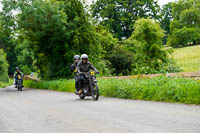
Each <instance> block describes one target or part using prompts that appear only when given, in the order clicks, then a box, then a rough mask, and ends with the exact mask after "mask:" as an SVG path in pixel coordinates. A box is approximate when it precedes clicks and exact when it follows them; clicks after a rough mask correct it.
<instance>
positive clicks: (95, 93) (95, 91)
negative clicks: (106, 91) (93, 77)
mask: <svg viewBox="0 0 200 133" xmlns="http://www.w3.org/2000/svg"><path fill="white" fill-rule="evenodd" d="M92 99H93V100H94V101H97V100H98V99H99V87H98V85H97V83H95V84H94V87H93V88H92Z"/></svg>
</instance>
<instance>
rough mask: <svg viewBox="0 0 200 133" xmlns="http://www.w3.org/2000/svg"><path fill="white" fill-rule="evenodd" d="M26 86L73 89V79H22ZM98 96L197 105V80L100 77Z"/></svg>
mask: <svg viewBox="0 0 200 133" xmlns="http://www.w3.org/2000/svg"><path fill="white" fill-rule="evenodd" d="M24 85H25V86H26V87H31V88H40V89H48V90H57V91H66V92H74V80H56V81H40V82H35V81H31V80H26V81H24ZM98 85H99V88H100V95H102V96H106V97H116V98H123V99H139V100H151V101H164V102H179V103H186V104H200V81H198V80H192V79H184V78H167V77H155V78H137V79H100V80H99V83H98Z"/></svg>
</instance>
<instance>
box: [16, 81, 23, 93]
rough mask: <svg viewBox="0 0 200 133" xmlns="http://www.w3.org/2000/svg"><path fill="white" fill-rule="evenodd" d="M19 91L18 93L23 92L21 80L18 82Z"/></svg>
mask: <svg viewBox="0 0 200 133" xmlns="http://www.w3.org/2000/svg"><path fill="white" fill-rule="evenodd" d="M17 89H18V91H22V81H21V80H19V81H18V85H17Z"/></svg>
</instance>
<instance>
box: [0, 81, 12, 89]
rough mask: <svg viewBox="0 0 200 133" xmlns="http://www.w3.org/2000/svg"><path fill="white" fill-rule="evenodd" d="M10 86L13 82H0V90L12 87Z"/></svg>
mask: <svg viewBox="0 0 200 133" xmlns="http://www.w3.org/2000/svg"><path fill="white" fill-rule="evenodd" d="M12 84H13V80H12V79H9V82H0V88H5V87H7V86H9V85H12Z"/></svg>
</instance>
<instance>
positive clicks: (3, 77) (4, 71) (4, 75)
mask: <svg viewBox="0 0 200 133" xmlns="http://www.w3.org/2000/svg"><path fill="white" fill-rule="evenodd" d="M8 66H9V65H8V62H7V60H6V53H4V50H3V49H0V81H1V82H8V81H9V78H8Z"/></svg>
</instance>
